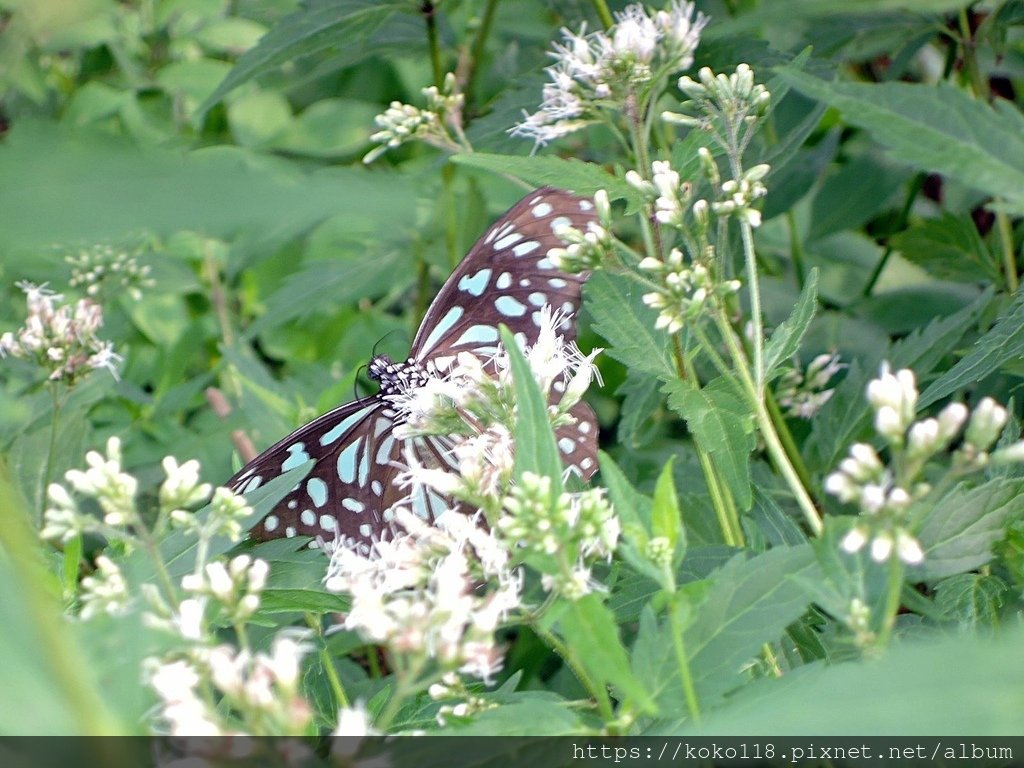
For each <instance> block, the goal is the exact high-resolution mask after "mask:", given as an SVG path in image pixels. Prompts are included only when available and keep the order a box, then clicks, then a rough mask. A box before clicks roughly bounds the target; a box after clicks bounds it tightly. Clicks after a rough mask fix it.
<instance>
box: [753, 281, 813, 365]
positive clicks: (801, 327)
mask: <svg viewBox="0 0 1024 768" xmlns="http://www.w3.org/2000/svg"><path fill="white" fill-rule="evenodd" d="M817 301H818V270H817V269H812V270H811V272H810V274H809V275H807V281H806V282H805V283H804V288H803V290H802V291H801V292H800V298H799V299H797V302H796V306H794V307H793V312H792V313H791V314H790V316H789V317H788V318H786V320H785V321H784V322H783V323H782V324H781V325H780V326H779V327H778V328H776V329H775V330H774V331H773V332H772V335H771V338H770V339H768V343H767V344H766V345H765V348H764V375H765V380H766V381H771V380H772V376H773V374H774V372H775V369H776V368H777V367H778V365H779V363H781V362H782V361H784V360H788V359H789V358H790V357H792V356H793V355H795V354H796V352H797V350H798V349H800V342H801V341H802V340H803V338H804V334H805V333H807V328H808V327H809V326H810V324H811V320H813V319H814V312H815V310H816V309H817Z"/></svg>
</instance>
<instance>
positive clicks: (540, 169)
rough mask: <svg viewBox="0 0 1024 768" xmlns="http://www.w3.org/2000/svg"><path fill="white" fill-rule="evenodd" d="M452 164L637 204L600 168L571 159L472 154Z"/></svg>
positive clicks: (629, 192) (634, 195) (618, 181)
mask: <svg viewBox="0 0 1024 768" xmlns="http://www.w3.org/2000/svg"><path fill="white" fill-rule="evenodd" d="M452 162H453V163H457V164H459V165H468V166H471V167H473V168H480V169H482V170H485V171H493V172H494V173H497V174H508V175H511V176H515V177H517V178H520V179H522V180H523V181H526V182H528V183H530V184H534V185H536V186H538V187H543V186H552V187H558V188H559V189H568V190H570V191H572V192H575V193H577V194H580V195H593V194H594V193H595V192H597V190H599V189H603V190H606V191H607V192H608V197H609V198H611V199H612V200H626V201H627V202H628V203H629V205H631V206H638V205H639V203H640V197H639V193H638V192H637V191H636V190H635V189H634V188H633V187H631V186H630V185H629V184H627V183H626V182H625V181H623V180H622V179H620V178H618V177H617V176H614V175H612V174H610V173H608V171H606V170H605V169H604V168H602V167H601V166H600V165H596V164H595V163H585V162H583V161H582V160H576V159H575V158H570V159H565V158H562V157H556V156H555V155H531V156H529V157H517V156H512V155H488V154H484V153H477V152H473V153H472V154H464V155H455V156H453V157H452Z"/></svg>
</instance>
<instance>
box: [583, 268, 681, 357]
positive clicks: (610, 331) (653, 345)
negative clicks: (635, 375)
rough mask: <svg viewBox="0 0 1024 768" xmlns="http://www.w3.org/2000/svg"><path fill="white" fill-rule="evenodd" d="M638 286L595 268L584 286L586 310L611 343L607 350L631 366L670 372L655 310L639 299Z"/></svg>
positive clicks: (665, 341) (666, 343)
mask: <svg viewBox="0 0 1024 768" xmlns="http://www.w3.org/2000/svg"><path fill="white" fill-rule="evenodd" d="M640 295H641V291H640V289H639V287H638V286H636V285H634V284H632V283H630V282H629V281H627V280H626V279H625V278H624V277H620V276H616V275H609V274H608V273H607V272H603V271H602V272H598V273H596V274H594V275H592V276H591V277H590V279H589V280H588V281H587V284H586V286H584V289H583V297H584V301H585V304H586V307H587V310H588V311H589V312H590V314H591V315H592V316H593V317H594V330H595V331H597V332H598V333H599V334H601V336H603V337H604V338H605V339H606V340H607V341H608V343H609V344H611V347H610V348H609V349H608V354H609V355H610V356H612V357H614V358H615V359H616V360H618V361H619V362H621V363H623V364H625V365H626V366H628V367H630V368H637V369H639V370H641V371H645V372H646V373H651V374H654V375H655V376H672V375H674V370H673V368H672V366H671V364H670V363H669V357H668V349H667V345H668V340H667V338H666V336H665V334H663V333H661V332H660V331H655V330H654V321H655V320H656V319H657V317H658V313H657V312H656V311H654V310H653V309H651V308H650V307H647V306H645V305H644V304H643V302H642V301H641V300H640Z"/></svg>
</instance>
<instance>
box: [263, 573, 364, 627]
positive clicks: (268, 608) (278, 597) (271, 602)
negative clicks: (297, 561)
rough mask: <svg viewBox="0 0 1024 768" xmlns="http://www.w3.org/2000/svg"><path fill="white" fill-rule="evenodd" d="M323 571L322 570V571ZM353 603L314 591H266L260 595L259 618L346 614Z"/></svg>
mask: <svg viewBox="0 0 1024 768" xmlns="http://www.w3.org/2000/svg"><path fill="white" fill-rule="evenodd" d="M321 570H322V569H321ZM351 607H352V602H351V601H350V600H349V599H348V598H347V597H344V596H342V595H336V594H333V593H331V592H327V591H324V590H314V589H265V590H263V592H262V593H261V594H260V609H259V613H258V614H257V615H258V616H264V615H269V614H272V613H289V612H292V611H302V612H303V613H345V612H346V611H348V610H349V609H350V608H351Z"/></svg>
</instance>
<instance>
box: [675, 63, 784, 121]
mask: <svg viewBox="0 0 1024 768" xmlns="http://www.w3.org/2000/svg"><path fill="white" fill-rule="evenodd" d="M678 85H679V90H680V91H682V92H683V94H685V95H686V96H687V97H688V98H689V99H690V101H684V102H683V103H682V106H683V107H684V108H688V110H689V111H691V112H697V113H698V114H699V115H700V116H699V117H697V118H693V117H690V116H689V115H680V114H675V113H671V112H666V113H665V114H664V115H663V116H664V118H665V119H666V120H668V121H669V122H673V123H677V124H684V125H696V124H701V125H704V124H706V121H707V120H708V119H710V118H714V117H722V118H724V119H725V120H727V121H728V122H732V123H738V122H741V121H745V122H748V123H750V122H755V121H757V120H759V119H760V118H762V117H764V115H766V114H767V113H768V109H769V107H770V106H771V94H769V93H768V89H767V88H765V87H764V86H763V85H761V84H760V83H755V82H754V72H753V70H752V69H751V68H750V65H748V64H740V65H738V66H737V67H736V71H735V72H733V73H732V74H730V75H726V74H716V73H715V72H713V71H712V70H711V68H710V67H702V68H701V69H700V71H699V72H698V73H697V80H694V79H693V78H691V77H689V76H686V75H684V76H683V77H681V78H679V83H678Z"/></svg>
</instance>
